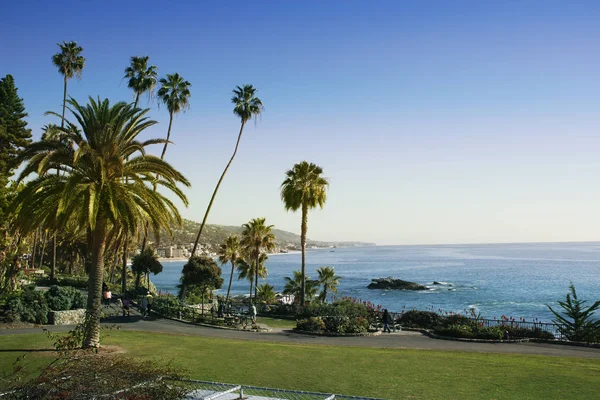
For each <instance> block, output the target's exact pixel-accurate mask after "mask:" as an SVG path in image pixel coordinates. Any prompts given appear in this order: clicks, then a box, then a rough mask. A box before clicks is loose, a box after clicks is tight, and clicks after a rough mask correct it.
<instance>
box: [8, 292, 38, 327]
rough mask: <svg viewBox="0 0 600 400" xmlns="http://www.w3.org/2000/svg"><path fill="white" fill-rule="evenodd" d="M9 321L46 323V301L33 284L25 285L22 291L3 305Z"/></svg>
mask: <svg viewBox="0 0 600 400" xmlns="http://www.w3.org/2000/svg"><path fill="white" fill-rule="evenodd" d="M5 314H6V318H7V319H8V320H9V321H24V322H33V323H36V324H46V323H48V303H47V302H46V297H44V294H43V293H42V292H41V291H39V290H36V289H35V285H30V286H27V287H25V289H24V290H23V292H22V293H20V294H17V295H15V296H13V297H11V298H10V299H9V300H8V302H7V304H6V306H5Z"/></svg>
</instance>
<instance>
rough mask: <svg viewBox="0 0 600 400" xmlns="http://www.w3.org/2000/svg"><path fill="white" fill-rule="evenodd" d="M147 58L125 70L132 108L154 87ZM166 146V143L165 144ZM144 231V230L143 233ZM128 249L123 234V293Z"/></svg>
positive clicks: (132, 61) (135, 59) (153, 70)
mask: <svg viewBox="0 0 600 400" xmlns="http://www.w3.org/2000/svg"><path fill="white" fill-rule="evenodd" d="M149 59H150V57H149V56H144V57H138V56H133V57H131V59H130V65H129V67H127V68H125V76H124V77H123V79H127V87H128V88H130V89H131V90H133V92H134V93H135V103H134V105H133V106H134V107H137V106H138V103H139V100H140V96H141V95H142V94H144V93H148V96H149V97H151V96H152V93H153V91H154V87H155V86H156V79H157V78H158V67H156V66H155V65H151V66H148V60H149ZM165 144H166V143H165ZM145 230H146V229H144V231H145ZM145 244H146V236H144V242H143V244H142V252H143V251H144V250H145ZM128 247H129V235H128V233H127V232H125V238H124V240H123V259H122V260H121V263H122V266H121V268H122V269H121V289H122V291H123V293H125V289H126V288H127V283H126V279H127V276H126V274H127V258H128V257H127V255H128V254H127V253H128V252H127V249H128ZM136 282H137V281H136Z"/></svg>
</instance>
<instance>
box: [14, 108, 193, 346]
mask: <svg viewBox="0 0 600 400" xmlns="http://www.w3.org/2000/svg"><path fill="white" fill-rule="evenodd" d="M69 105H70V110H71V111H72V113H73V116H74V117H75V119H76V120H77V123H78V126H77V125H75V124H74V123H72V122H69V121H66V124H67V126H66V127H65V128H57V129H59V130H60V131H61V132H62V133H63V134H64V135H65V137H66V138H67V142H69V143H73V146H71V145H65V144H64V143H63V142H60V141H40V142H36V143H33V144H32V145H31V146H29V148H28V149H27V150H26V151H25V152H24V153H23V155H22V160H28V164H27V165H26V166H25V168H24V169H23V171H22V173H21V176H20V177H19V179H20V180H23V179H25V178H26V177H28V176H30V175H32V174H34V173H35V174H37V175H38V176H37V177H35V178H33V179H31V180H30V181H29V182H27V184H26V186H25V187H24V188H23V190H22V191H21V192H20V193H19V194H18V196H16V198H15V201H14V203H13V209H14V210H15V212H16V215H17V221H18V223H19V225H20V226H21V227H22V228H24V229H26V230H27V229H30V230H33V229H35V227H36V226H38V225H40V224H41V225H42V226H43V225H44V222H46V221H48V220H52V219H54V218H55V219H56V221H57V224H58V226H61V225H63V224H66V223H67V222H68V221H76V222H77V224H78V225H79V226H80V227H82V229H86V230H87V231H88V232H89V234H90V237H91V243H92V266H91V271H90V278H89V284H88V316H89V321H90V325H89V327H88V328H86V338H85V342H84V345H85V346H87V347H89V346H97V345H98V341H99V332H98V328H99V318H100V299H101V293H102V278H103V270H104V251H105V248H106V241H107V236H108V232H109V231H110V230H111V229H117V228H121V229H124V230H127V231H129V232H130V233H132V234H133V233H134V232H135V231H136V230H137V229H138V227H139V224H140V221H146V220H149V221H150V222H151V225H152V228H153V230H154V232H155V234H156V235H158V232H159V231H160V230H161V229H167V230H169V229H170V227H171V225H172V224H174V223H178V224H181V217H180V215H179V212H178V210H177V208H176V207H175V205H174V204H173V202H172V201H171V200H169V199H168V198H167V197H165V196H164V195H162V194H161V193H160V192H158V191H154V190H153V185H158V186H160V187H164V188H166V189H168V190H169V191H171V192H173V193H174V194H175V195H176V196H177V197H179V199H180V200H181V201H182V202H183V203H184V204H185V205H187V198H186V197H185V195H184V194H183V192H182V191H181V190H180V188H179V187H178V186H177V185H178V184H183V185H186V186H189V182H188V181H187V179H186V178H185V177H184V176H183V175H181V174H180V173H179V172H178V171H177V170H175V169H174V168H173V167H171V166H170V165H169V164H167V163H166V162H164V161H162V160H161V159H159V158H158V157H155V156H152V155H148V154H146V152H145V148H146V147H147V146H148V145H151V144H156V143H163V142H164V140H160V139H154V140H147V141H144V142H140V141H138V140H137V137H138V136H139V135H140V134H141V133H142V132H143V131H144V130H145V129H146V128H148V127H150V126H152V125H154V124H155V123H156V122H155V121H152V120H149V119H148V118H147V117H146V114H147V113H148V111H149V110H140V109H137V108H134V107H133V106H132V105H131V104H127V103H124V102H120V103H116V104H114V105H112V106H111V105H110V103H109V101H108V100H103V101H101V100H100V99H98V100H94V99H92V98H90V102H89V104H88V105H85V106H83V105H80V104H79V103H77V102H76V101H75V100H69ZM50 114H52V115H56V116H58V114H56V113H50ZM50 169H60V170H61V171H63V172H64V174H62V175H60V176H58V175H54V174H47V173H46V172H48V171H49V170H50ZM156 175H160V178H159V179H156V178H155V176H156Z"/></svg>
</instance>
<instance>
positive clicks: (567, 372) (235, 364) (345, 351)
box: [0, 331, 600, 399]
mask: <svg viewBox="0 0 600 400" xmlns="http://www.w3.org/2000/svg"><path fill="white" fill-rule="evenodd" d="M103 343H104V344H107V345H116V346H120V347H122V348H123V349H124V350H125V351H126V352H127V354H128V355H129V356H131V357H135V358H138V359H154V360H159V361H160V362H164V363H169V362H170V364H171V365H172V366H175V367H179V368H182V369H184V370H186V371H187V372H188V373H189V375H190V377H192V378H195V379H200V380H209V381H219V382H227V383H238V384H247V385H255V386H268V387H276V388H285V389H296V390H309V391H318V392H329V393H331V392H334V393H342V394H347V395H355V396H371V397H382V398H386V399H404V398H408V399H461V398H475V399H593V398H597V397H598V389H599V388H600V360H597V359H579V358H562V357H546V356H529V355H513V354H483V353H462V352H444V351H428V350H403V349H374V348H357V347H334V346H317V345H310V346H309V345H284V344H275V343H262V342H252V341H238V340H225V339H212V338H203V337H196V336H178V335H167V334H153V333H148V332H131V331H112V332H109V333H108V334H107V335H105V336H104V338H103ZM48 345H49V342H48V339H46V338H45V336H43V335H37V334H36V335H19V336H16V335H15V336H4V337H1V338H0V350H1V351H0V367H1V368H2V371H3V372H6V371H8V370H10V368H11V364H12V362H13V361H14V359H15V358H16V357H17V356H19V355H22V354H23V353H24V352H23V351H6V350H8V349H31V348H41V347H49V346H48ZM51 356H52V353H48V352H45V353H44V352H31V353H27V358H26V362H29V363H31V365H30V366H29V367H28V368H32V367H35V366H39V365H43V364H45V363H47V362H49V361H50V360H51Z"/></svg>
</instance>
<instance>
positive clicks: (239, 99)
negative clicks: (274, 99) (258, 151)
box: [192, 85, 264, 255]
mask: <svg viewBox="0 0 600 400" xmlns="http://www.w3.org/2000/svg"><path fill="white" fill-rule="evenodd" d="M231 102H232V103H233V104H234V107H233V113H234V114H235V115H236V116H238V117H239V118H240V121H241V126H240V133H239V134H238V138H237V142H236V143H235V149H234V150H233V154H232V155H231V158H230V159H229V162H228V163H227V165H226V166H225V169H224V170H223V173H222V174H221V177H220V178H219V181H218V182H217V186H216V187H215V191H214V192H213V194H212V197H211V198H210V202H209V203H208V207H207V208H206V212H205V213H204V218H203V219H202V224H201V225H200V230H199V231H198V236H196V241H195V242H194V248H193V249H192V255H193V254H195V253H196V248H197V247H198V243H199V242H200V236H202V231H203V230H204V225H206V220H207V219H208V214H209V213H210V209H211V208H212V205H213V202H214V201H215V197H216V196H217V192H218V191H219V187H220V186H221V182H223V178H225V174H226V173H227V170H228V169H229V166H230V165H231V163H232V162H233V159H234V158H235V155H236V154H237V151H238V147H239V146H240V140H241V139H242V133H243V132H244V126H245V125H246V122H248V121H249V120H250V119H252V118H254V119H256V118H258V117H259V116H260V114H261V113H262V112H263V109H264V106H263V103H262V101H261V100H260V99H259V98H258V97H256V88H255V87H254V86H252V85H243V86H238V87H237V88H235V89H234V90H233V97H232V98H231Z"/></svg>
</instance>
